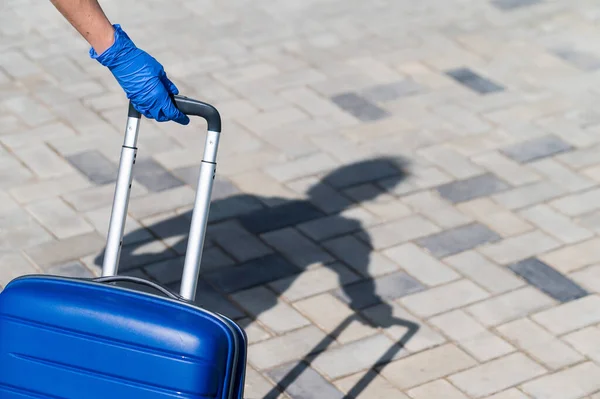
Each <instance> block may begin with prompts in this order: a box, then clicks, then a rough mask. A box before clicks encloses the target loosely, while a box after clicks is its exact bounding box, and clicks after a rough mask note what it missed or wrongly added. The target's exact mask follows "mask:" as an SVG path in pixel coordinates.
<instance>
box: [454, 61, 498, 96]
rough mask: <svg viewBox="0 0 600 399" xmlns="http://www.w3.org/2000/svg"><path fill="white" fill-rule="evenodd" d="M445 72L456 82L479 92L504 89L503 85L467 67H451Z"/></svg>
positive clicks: (495, 91)
mask: <svg viewBox="0 0 600 399" xmlns="http://www.w3.org/2000/svg"><path fill="white" fill-rule="evenodd" d="M446 74H447V75H448V76H449V77H451V78H453V79H454V80H456V81H457V82H458V83H460V84H462V85H464V86H465V87H467V88H469V89H471V90H473V91H475V92H476V93H479V94H490V93H497V92H500V91H503V90H504V87H502V86H500V85H498V84H497V83H494V82H493V81H491V80H490V79H488V78H486V77H483V76H481V75H480V74H479V73H477V72H475V71H473V70H471V69H469V68H465V67H462V68H456V69H451V70H448V71H446Z"/></svg>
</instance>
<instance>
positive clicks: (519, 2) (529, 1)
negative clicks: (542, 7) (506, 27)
mask: <svg viewBox="0 0 600 399" xmlns="http://www.w3.org/2000/svg"><path fill="white" fill-rule="evenodd" d="M541 2H542V0H492V4H493V5H494V6H495V7H497V8H499V9H500V10H502V11H511V10H515V9H518V8H521V7H527V6H532V5H535V4H538V3H541Z"/></svg>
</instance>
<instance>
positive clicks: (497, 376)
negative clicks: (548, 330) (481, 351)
mask: <svg viewBox="0 0 600 399" xmlns="http://www.w3.org/2000/svg"><path fill="white" fill-rule="evenodd" d="M545 373H546V369H545V368H544V367H542V366H540V365H539V364H537V363H535V362H534V361H533V360H531V359H529V358H528V357H527V356H525V355H523V354H522V353H514V354H511V355H508V356H505V357H503V358H500V359H496V360H492V361H490V362H488V363H485V364H482V365H480V366H477V367H473V368H471V369H469V370H466V371H462V372H459V373H456V374H454V375H451V376H450V377H448V379H449V380H450V382H452V383H453V384H454V385H456V386H457V387H458V388H459V389H460V390H462V391H463V392H465V393H467V394H468V395H470V396H472V397H475V398H481V397H485V396H487V395H491V394H494V393H497V392H500V391H502V390H504V389H507V388H510V387H512V386H514V385H517V384H520V383H522V382H525V381H527V380H530V379H532V378H535V377H538V376H541V375H544V374H545Z"/></svg>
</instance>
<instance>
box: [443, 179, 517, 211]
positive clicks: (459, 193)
mask: <svg viewBox="0 0 600 399" xmlns="http://www.w3.org/2000/svg"><path fill="white" fill-rule="evenodd" d="M507 189H509V186H508V185H507V184H506V183H504V182H503V181H501V180H499V179H498V178H497V177H495V176H494V175H492V174H483V175H479V176H474V177H470V178H468V179H464V180H458V181H454V182H451V183H446V184H444V185H441V186H439V187H438V188H437V191H438V192H439V194H440V195H441V196H442V197H443V198H445V199H447V200H448V201H450V202H452V203H455V204H456V203H460V202H465V201H470V200H473V199H475V198H479V197H487V196H489V195H492V194H495V193H498V192H501V191H505V190H507Z"/></svg>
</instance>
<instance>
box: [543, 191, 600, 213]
mask: <svg viewBox="0 0 600 399" xmlns="http://www.w3.org/2000/svg"><path fill="white" fill-rule="evenodd" d="M598 200H600V189H592V190H589V191H585V192H581V193H575V194H571V195H567V196H564V197H561V198H558V199H555V200H554V201H551V202H550V206H551V207H553V208H554V209H556V210H558V211H560V212H561V213H563V214H565V215H567V216H571V217H574V216H581V215H583V214H586V213H588V212H592V211H595V210H597V209H598V208H599V207H600V205H598V203H597V201H598Z"/></svg>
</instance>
